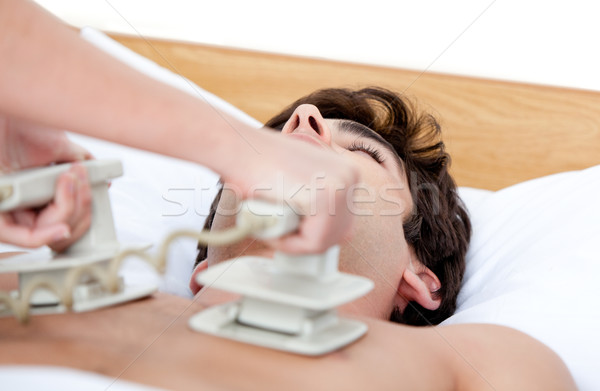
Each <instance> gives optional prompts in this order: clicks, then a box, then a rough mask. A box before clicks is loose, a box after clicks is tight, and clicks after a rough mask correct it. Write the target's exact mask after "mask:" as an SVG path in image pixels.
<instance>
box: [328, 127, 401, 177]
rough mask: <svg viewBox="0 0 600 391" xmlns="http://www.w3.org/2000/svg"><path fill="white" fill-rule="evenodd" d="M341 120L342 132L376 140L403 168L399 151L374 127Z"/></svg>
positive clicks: (340, 128)
mask: <svg viewBox="0 0 600 391" xmlns="http://www.w3.org/2000/svg"><path fill="white" fill-rule="evenodd" d="M338 121H339V130H341V131H342V132H345V133H348V134H352V135H355V136H357V137H359V138H366V139H369V140H372V141H374V142H376V143H377V144H379V145H381V147H382V148H384V149H386V150H387V151H388V152H389V154H390V155H391V156H392V157H393V158H394V161H395V162H396V164H398V167H400V168H403V167H404V165H403V164H402V159H400V156H398V152H396V150H395V149H394V147H393V146H392V144H390V143H389V142H388V141H387V140H386V139H384V138H383V137H381V135H380V134H379V133H377V132H375V131H374V130H373V129H371V128H369V127H368V126H365V125H363V124H361V123H359V122H355V121H351V120H348V119H338Z"/></svg>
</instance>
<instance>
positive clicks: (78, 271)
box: [0, 213, 280, 323]
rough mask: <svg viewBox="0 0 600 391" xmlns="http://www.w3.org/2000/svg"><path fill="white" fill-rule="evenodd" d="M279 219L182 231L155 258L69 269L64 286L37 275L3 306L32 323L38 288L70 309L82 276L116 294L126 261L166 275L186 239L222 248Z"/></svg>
mask: <svg viewBox="0 0 600 391" xmlns="http://www.w3.org/2000/svg"><path fill="white" fill-rule="evenodd" d="M279 221H280V220H279V219H278V218H276V217H274V216H264V215H262V216H261V215H257V214H251V213H246V214H245V216H244V218H243V219H240V218H238V219H237V221H236V225H235V226H234V227H232V228H229V229H225V230H221V231H207V230H204V231H194V230H179V231H175V232H173V233H171V234H169V235H168V236H167V237H166V238H165V240H164V241H163V242H162V243H161V246H160V248H159V251H158V253H157V255H156V256H151V255H150V254H148V253H146V252H144V251H141V250H135V249H127V250H124V251H121V252H120V253H118V254H117V255H116V256H115V257H114V258H113V259H111V260H110V262H109V264H108V267H106V268H102V267H100V266H98V265H97V264H91V265H83V266H77V267H74V268H72V269H70V270H69V271H68V272H67V274H66V276H65V279H64V284H63V286H62V287H59V286H57V285H56V284H55V283H54V282H53V281H51V280H50V279H48V278H46V277H44V276H37V277H35V278H33V279H32V280H31V281H29V282H28V283H27V284H26V285H25V286H24V287H22V289H21V295H20V297H18V298H15V297H12V296H11V295H10V294H9V293H7V292H0V304H1V303H4V304H5V305H6V306H7V307H8V308H9V309H10V310H11V311H12V313H13V314H14V315H15V317H16V318H17V320H18V321H19V322H21V323H26V322H28V320H29V308H30V300H31V296H32V295H33V293H34V292H35V291H37V290H38V289H47V290H49V291H51V292H52V293H54V294H55V295H56V296H57V297H58V298H59V300H60V302H62V303H63V304H64V305H65V307H66V308H67V309H68V310H71V309H72V307H73V291H74V289H75V287H76V286H77V284H78V283H79V281H80V280H81V278H82V277H83V276H88V277H91V278H92V279H94V280H96V281H97V282H98V283H99V284H100V285H101V286H102V287H103V288H104V289H105V290H106V291H108V292H111V293H116V292H117V291H118V290H119V283H120V278H119V276H118V272H119V269H120V267H121V264H122V263H123V261H124V260H125V259H126V258H129V257H131V256H137V257H139V258H141V259H143V260H144V261H146V262H147V263H148V264H150V265H151V266H153V267H154V268H155V269H156V270H157V271H158V272H159V273H161V274H162V273H164V270H165V267H166V262H167V261H166V258H167V254H168V250H169V247H170V245H171V243H172V242H173V241H174V240H176V239H179V238H182V237H185V238H190V239H195V240H197V241H198V242H200V243H202V244H204V245H210V246H223V245H227V244H232V243H235V242H238V241H240V240H242V239H244V238H246V237H247V236H249V235H259V234H260V233H261V232H264V231H265V230H268V229H269V228H271V227H273V226H276V225H277V224H278V222H279Z"/></svg>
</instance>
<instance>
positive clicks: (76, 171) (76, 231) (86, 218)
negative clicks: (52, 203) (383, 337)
mask: <svg viewBox="0 0 600 391" xmlns="http://www.w3.org/2000/svg"><path fill="white" fill-rule="evenodd" d="M69 172H70V173H72V174H73V175H75V176H76V177H77V180H76V181H75V185H76V188H75V189H74V194H73V196H74V199H73V200H69V201H68V202H70V203H71V204H72V206H73V207H72V210H71V212H70V215H69V216H68V219H67V220H66V221H67V222H68V223H69V225H70V228H71V236H70V237H69V238H68V239H65V240H60V241H57V242H54V243H51V244H50V248H52V249H53V250H54V251H58V252H60V251H64V250H65V249H66V248H67V247H69V246H70V245H71V244H73V243H74V242H75V241H77V240H79V239H80V238H81V237H82V236H83V235H84V234H85V233H86V232H87V230H88V229H89V227H90V225H91V220H92V192H91V188H90V185H89V182H88V176H87V171H86V169H85V168H84V167H83V166H81V165H79V164H76V165H73V167H72V168H71V170H70V171H69ZM56 202H57V203H60V202H67V201H66V200H64V199H62V198H59V197H58V194H57V201H56Z"/></svg>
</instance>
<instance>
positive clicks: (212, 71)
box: [73, 30, 600, 389]
mask: <svg viewBox="0 0 600 391" xmlns="http://www.w3.org/2000/svg"><path fill="white" fill-rule="evenodd" d="M82 34H83V35H84V37H86V39H89V40H91V41H93V42H94V43H95V44H97V45H98V46H100V47H104V48H105V49H106V50H108V51H109V52H111V53H112V54H114V55H117V56H121V58H123V59H125V60H127V59H128V60H127V61H130V62H131V63H135V64H134V65H136V66H137V67H138V69H140V70H141V71H144V72H147V73H149V74H151V75H152V76H154V77H158V78H160V79H162V80H164V81H165V82H168V83H172V84H173V85H177V86H178V87H180V88H183V89H187V90H188V91H189V92H190V93H192V94H198V95H199V96H200V97H201V99H208V100H210V101H211V102H212V103H213V104H214V105H215V106H217V107H219V108H220V109H222V110H227V111H229V112H230V113H232V114H233V115H238V116H239V117H240V118H242V119H244V120H246V121H248V122H249V123H251V124H254V125H256V126H258V125H259V124H260V123H261V122H262V121H265V120H267V119H268V118H269V117H270V116H271V115H273V114H275V113H277V112H278V111H279V110H280V109H281V108H282V107H284V106H285V105H287V104H289V103H290V102H292V101H293V100H295V99H296V98H298V97H300V96H303V95H304V94H306V93H308V92H311V91H313V90H315V89H318V88H323V87H352V88H354V87H362V86H369V85H378V86H383V87H387V88H390V89H392V90H396V91H399V92H403V93H404V94H407V95H409V96H411V97H414V98H415V99H416V100H417V102H418V104H419V105H422V106H425V107H427V108H429V109H430V110H432V111H433V112H435V114H436V115H437V117H438V118H439V119H440V120H441V123H442V126H443V129H444V134H445V140H446V143H447V145H448V149H449V151H450V154H451V156H452V172H453V174H454V176H455V178H456V180H457V182H458V184H459V186H461V189H460V191H461V196H462V197H463V199H464V201H465V202H466V204H467V207H468V208H469V211H470V213H471V216H472V218H473V224H474V237H473V243H472V245H471V249H470V250H469V255H468V261H467V262H468V268H467V274H466V277H465V282H464V288H463V291H462V293H461V295H460V296H459V308H458V310H457V313H456V314H455V315H454V316H453V317H452V318H450V319H449V320H447V321H446V322H445V323H446V324H452V323H460V322H473V321H477V322H491V323H496V324H503V325H508V326H511V327H515V328H518V329H520V330H522V331H524V332H526V333H528V334H531V335H533V336H534V337H536V338H537V339H539V340H541V341H542V342H544V343H546V344H547V345H548V346H550V347H551V348H552V349H553V350H555V351H556V352H557V353H558V354H559V355H560V356H561V357H562V358H563V360H564V361H565V362H566V363H567V366H568V367H569V369H570V370H571V372H572V373H573V374H574V376H575V378H576V381H577V383H578V385H579V386H580V387H581V388H582V389H594V388H597V387H598V386H600V375H599V374H597V373H595V368H597V367H598V366H600V341H598V339H597V338H596V336H595V331H596V330H598V329H600V312H599V310H598V305H597V303H596V298H598V297H600V288H598V287H597V285H598V284H596V283H595V282H594V276H595V274H596V273H600V255H597V251H596V248H595V246H594V243H595V241H596V238H598V237H599V236H598V235H600V224H598V223H597V221H599V220H600V207H599V206H598V205H597V204H598V203H597V195H596V194H597V193H598V191H599V190H600V170H599V169H598V168H596V167H594V166H596V165H598V164H599V163H600V157H599V155H598V152H599V151H600V93H598V92H593V91H584V90H573V89H565V88H554V87H547V86H539V85H526V84H517V83H510V82H504V81H494V80H483V79H475V78H468V77H458V76H451V75H443V74H430V73H426V72H425V73H419V72H414V71H407V70H402V69H392V68H383V67H373V66H365V65H358V64H349V63H339V62H332V61H323V60H316V59H307V58H297V57H291V56H282V55H274V54H266V53H257V52H248V51H242V50H234V49H224V48H219V47H210V46H202V45H196V44H190V43H182V42H172V41H165V40H156V39H146V38H140V37H131V36H122V35H112V36H111V38H112V39H113V40H114V41H111V40H108V39H107V38H106V37H104V36H103V35H102V34H100V33H98V32H96V31H94V30H84V31H83V33H82ZM114 42H118V43H119V44H121V45H123V46H124V47H125V48H129V49H130V50H132V51H133V52H135V53H138V54H140V55H142V56H143V57H145V58H147V59H150V60H151V61H152V62H153V63H156V64H158V65H159V66H160V67H162V68H158V67H156V66H155V65H154V64H153V63H149V62H146V61H145V60H141V59H140V58H137V57H135V56H134V55H132V54H131V53H129V52H127V50H125V49H124V48H123V47H119V46H118V45H115V44H114ZM165 69H166V70H169V71H170V72H168V71H165ZM179 75H182V76H184V77H185V78H186V79H182V78H181V77H180V76H179ZM244 113H246V114H247V116H246V114H244ZM73 137H74V138H76V140H77V141H79V142H80V143H82V144H84V145H85V146H87V147H88V148H89V149H91V150H92V152H94V154H95V155H96V156H97V157H104V156H106V157H118V158H122V159H123V160H124V162H125V171H126V173H127V174H126V175H125V177H124V178H123V179H120V180H117V181H115V183H114V185H113V188H112V189H111V191H112V193H113V194H112V199H113V208H114V211H115V216H116V224H117V231H118V235H119V237H120V238H121V239H123V238H125V239H127V240H133V241H139V240H147V241H151V242H159V241H160V240H161V238H162V237H164V234H165V233H166V232H168V231H169V230H172V229H175V228H181V227H189V226H193V227H195V228H198V226H199V225H200V224H201V221H202V218H203V216H205V214H206V211H207V208H208V205H209V203H210V198H211V197H212V196H213V195H214V191H215V183H216V181H217V177H216V175H215V174H214V173H211V172H209V171H208V170H204V171H203V170H199V169H198V167H196V166H193V165H191V164H187V163H185V162H181V161H177V160H175V159H167V158H164V157H160V156H156V155H153V154H149V153H146V152H142V151H137V150H132V149H129V148H125V147H120V146H115V145H112V144H110V143H105V142H101V141H99V140H93V139H89V138H85V137H80V136H75V135H74V136H73ZM173 168H176V169H177V170H178V171H177V172H179V173H180V175H178V176H177V178H174V177H173V175H172V174H171V173H172V172H173V171H172V170H173ZM184 178H186V179H184ZM536 178H537V179H536ZM198 189H202V191H201V192H200V194H199V193H198ZM132 192H134V193H135V194H141V193H144V194H145V196H146V197H149V196H148V195H152V196H151V197H150V198H151V199H148V200H147V203H145V206H144V208H147V209H148V210H150V209H151V208H154V209H155V210H157V211H159V213H156V214H155V215H153V216H148V215H147V214H145V213H144V208H141V207H140V202H139V199H136V198H135V197H133V196H132V195H131V194H132ZM169 201H171V202H169ZM180 201H181V202H180ZM195 201H198V202H199V204H200V205H201V206H199V207H191V205H192V203H193V202H195ZM186 202H187V204H186V205H188V207H185V208H182V207H180V206H181V205H184V204H185V203H186ZM194 205H196V204H194ZM152 210H153V209H152ZM140 215H146V216H144V217H143V218H140ZM156 227H160V228H156ZM173 251H174V252H175V257H177V258H189V254H190V253H193V243H186V244H182V245H181V247H178V248H175V249H174V250H173ZM190 262H191V261H190ZM567 262H568V266H567V267H565V264H566V263H567ZM189 267H190V265H189V263H186V264H185V265H184V266H181V265H180V266H178V267H175V266H173V265H170V266H169V270H168V271H167V275H166V277H164V278H163V279H162V280H161V287H162V289H163V290H165V291H167V292H170V293H175V294H178V295H181V296H185V295H187V294H189V293H188V292H187V281H186V279H185V278H186V276H188V278H189ZM128 278H153V277H152V276H151V275H150V274H149V273H148V272H147V271H144V270H140V269H137V268H136V266H131V269H130V270H129V274H128ZM532 309H535V312H536V314H535V316H532V315H531V312H532Z"/></svg>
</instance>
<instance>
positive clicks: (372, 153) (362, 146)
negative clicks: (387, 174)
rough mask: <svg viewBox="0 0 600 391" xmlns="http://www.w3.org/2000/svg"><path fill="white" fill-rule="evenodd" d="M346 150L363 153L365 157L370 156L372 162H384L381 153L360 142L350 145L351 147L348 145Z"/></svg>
mask: <svg viewBox="0 0 600 391" xmlns="http://www.w3.org/2000/svg"><path fill="white" fill-rule="evenodd" d="M346 149H347V150H348V151H360V152H364V153H366V154H367V155H369V156H371V157H372V158H373V160H375V161H376V162H377V163H379V164H381V163H383V161H384V158H383V155H382V153H381V152H379V151H378V150H377V149H375V148H373V147H372V146H370V145H367V144H365V143H363V142H360V141H359V142H354V143H352V145H350V146H349V147H348V148H346Z"/></svg>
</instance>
